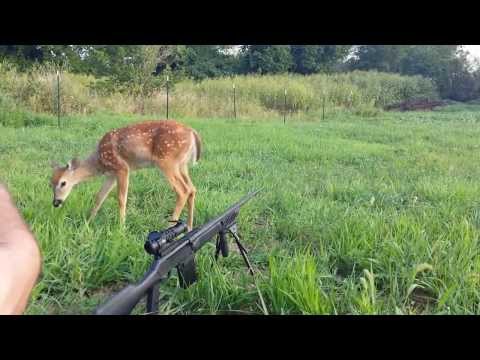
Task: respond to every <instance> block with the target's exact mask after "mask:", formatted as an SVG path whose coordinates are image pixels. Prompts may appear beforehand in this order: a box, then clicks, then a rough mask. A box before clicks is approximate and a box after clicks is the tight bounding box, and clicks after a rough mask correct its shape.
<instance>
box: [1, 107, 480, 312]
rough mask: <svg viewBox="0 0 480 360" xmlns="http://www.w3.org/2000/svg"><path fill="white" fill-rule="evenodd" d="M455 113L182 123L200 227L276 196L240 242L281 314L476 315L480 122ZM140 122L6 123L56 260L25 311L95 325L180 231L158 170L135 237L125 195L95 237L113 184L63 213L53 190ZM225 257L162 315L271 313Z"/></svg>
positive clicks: (28, 198) (22, 183)
mask: <svg viewBox="0 0 480 360" xmlns="http://www.w3.org/2000/svg"><path fill="white" fill-rule="evenodd" d="M455 106H456V108H453V109H449V108H445V109H441V110H438V111H434V112H416V113H382V114H380V115H378V116H377V117H375V118H362V117H360V116H357V115H355V114H352V113H341V112H338V113H334V114H328V116H327V118H326V120H325V121H312V120H318V118H317V119H315V118H313V115H311V117H310V118H308V119H307V118H305V119H301V118H295V120H293V119H287V124H286V125H283V123H282V119H281V118H272V119H270V120H262V121H258V120H232V119H194V118H183V119H180V120H181V121H183V122H185V123H187V124H189V125H191V126H193V127H194V128H195V129H197V130H198V131H199V133H200V134H201V135H202V138H203V140H204V149H205V151H204V153H203V158H202V159H201V161H200V163H199V165H198V166H196V167H194V168H192V170H191V176H192V179H193V181H194V184H195V185H196V187H197V189H198V195H197V207H196V218H195V223H196V224H197V225H199V224H202V223H204V222H205V221H207V220H208V219H210V218H211V217H213V216H215V215H216V214H218V213H220V212H221V211H223V210H224V209H226V208H227V207H228V206H229V205H230V204H231V203H233V202H234V201H237V200H238V199H239V198H240V197H242V196H243V195H244V194H246V193H247V192H249V191H251V190H253V189H256V188H260V187H262V188H263V189H264V191H263V193H262V194H261V195H260V196H258V197H257V198H255V199H254V200H252V201H251V202H249V203H248V204H247V205H246V206H245V207H244V208H243V209H242V211H241V213H240V216H239V230H240V232H241V236H242V237H243V239H244V242H245V245H246V247H247V248H248V249H249V251H250V254H251V260H252V262H253V263H254V265H255V266H256V267H257V268H258V269H259V270H260V271H261V276H260V277H259V279H258V282H259V286H260V288H261V290H262V294H263V295H264V298H265V302H266V305H267V308H268V312H269V313H270V314H417V313H422V314H479V313H480V291H479V285H480V257H479V256H478V255H479V234H480V202H479V199H480V183H479V181H478V179H479V178H480V160H479V159H480V157H479V156H478V154H479V149H480V143H479V142H478V139H479V138H480V112H479V111H478V109H477V108H475V107H474V106H472V107H470V106H464V107H463V108H462V107H459V106H458V105H455ZM140 118H141V117H138V116H135V117H133V116H119V115H106V114H96V115H91V116H78V117H69V118H66V119H64V126H63V127H62V128H60V129H58V128H56V127H55V126H31V127H24V128H13V127H1V126H0V163H1V164H2V166H1V167H0V179H2V180H3V181H4V182H6V183H7V185H8V186H9V188H10V190H11V192H12V194H13V196H14V198H15V199H16V202H17V205H18V206H19V208H20V209H21V211H22V213H23V215H24V216H25V218H26V220H27V221H28V223H29V224H31V227H32V229H33V231H34V233H35V234H36V236H37V238H38V240H39V242H40V245H41V249H42V254H43V260H44V265H43V274H42V277H41V280H40V282H39V283H38V285H37V287H36V288H35V290H34V293H33V296H32V300H31V303H30V305H29V307H28V309H27V313H28V314H72V313H75V314H87V313H90V312H91V311H92V310H93V308H94V307H95V306H96V305H98V304H99V303H101V302H102V301H104V300H105V299H106V298H107V297H108V295H109V294H110V293H111V292H112V291H114V290H116V289H118V288H120V287H121V286H122V285H124V284H125V283H127V282H133V281H136V280H138V279H139V278H140V277H141V275H142V274H143V273H144V271H145V270H146V269H147V267H148V264H149V260H150V259H149V258H148V257H147V256H146V255H145V253H144V250H143V242H144V240H145V237H146V235H147V234H148V232H149V231H151V230H154V229H161V228H164V227H166V226H167V223H166V221H165V215H166V214H167V213H168V212H169V211H171V210H172V207H173V205H174V195H173V193H172V192H171V191H170V189H169V188H168V186H167V183H166V181H165V180H164V179H163V178H162V177H161V175H160V174H159V173H158V172H157V171H156V170H155V169H149V170H143V171H140V172H136V173H134V174H133V176H132V179H131V182H130V184H131V186H130V196H129V203H128V210H127V224H126V228H125V230H121V229H120V228H119V226H118V225H117V223H118V210H117V203H116V199H115V196H114V194H112V195H111V196H110V197H109V198H108V199H107V201H106V203H105V205H104V207H103V208H102V209H101V211H100V212H99V215H98V217H97V219H96V220H95V222H93V223H91V224H89V225H87V224H86V218H87V216H88V212H89V210H90V208H91V206H92V205H93V198H94V193H95V192H96V191H97V190H98V188H99V187H100V184H101V180H100V179H97V180H93V181H92V182H90V183H86V184H83V185H80V186H79V187H78V189H76V190H74V192H73V193H72V195H71V196H70V198H69V199H68V201H67V203H66V204H65V206H64V207H63V208H61V209H54V208H53V206H52V205H51V202H52V192H51V189H50V187H49V177H50V174H51V170H50V165H49V163H50V161H51V160H57V161H62V162H66V161H67V160H69V159H70V158H71V157H72V156H74V155H80V156H84V155H86V154H87V153H88V152H89V151H91V150H92V149H93V147H94V145H95V143H96V141H97V140H98V139H99V137H100V136H101V135H102V134H103V133H104V132H105V131H106V130H108V129H111V128H112V127H119V126H122V125H125V124H127V123H130V122H132V121H136V120H139V119H140ZM54 120H55V119H52V122H53V121H54ZM53 124H54V122H53ZM232 246H233V245H232ZM213 252H214V246H213V244H211V245H208V246H205V248H204V249H202V250H201V251H200V253H199V256H198V258H197V261H198V265H199V277H200V280H199V282H198V283H196V284H195V285H194V286H192V287H190V288H189V289H186V290H183V289H180V288H178V287H177V286H176V285H177V279H176V278H175V277H173V278H171V279H170V281H169V282H168V283H167V284H165V285H163V286H162V291H163V293H164V294H165V295H166V296H167V297H168V298H167V299H166V300H165V302H164V303H163V304H162V311H163V312H164V313H166V314H199V313H200V314H225V313H226V314H250V313H258V314H261V313H262V310H261V307H260V302H259V298H258V294H257V292H256V290H255V287H254V286H253V282H252V279H251V278H250V276H249V274H248V272H247V271H246V269H245V267H244V265H243V262H242V259H241V257H240V256H239V255H238V254H236V253H235V252H232V255H231V256H230V257H229V258H226V259H221V261H220V262H219V263H218V264H215V263H214V262H213V260H212V257H213ZM142 311H143V310H142V309H141V308H139V309H138V310H137V312H138V313H141V312H142Z"/></svg>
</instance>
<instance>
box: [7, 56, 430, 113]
mask: <svg viewBox="0 0 480 360" xmlns="http://www.w3.org/2000/svg"><path fill="white" fill-rule="evenodd" d="M157 50H158V48H155V47H146V48H145V49H144V51H150V53H149V54H148V53H144V55H143V57H140V56H137V58H136V59H135V62H133V63H131V64H130V65H129V69H128V71H129V73H128V74H129V75H128V76H129V78H127V79H124V80H122V81H123V82H120V80H118V81H117V80H116V79H115V78H112V77H104V78H94V77H92V76H86V75H82V74H75V73H71V72H68V71H64V70H62V71H61V74H60V87H61V91H60V103H61V111H62V115H65V114H86V113H92V112H95V111H110V112H116V113H140V114H142V113H150V114H161V115H162V116H163V115H164V114H165V110H166V109H165V107H166V94H165V75H166V74H170V75H171V77H170V80H171V81H170V113H171V114H172V116H176V117H178V116H213V117H222V116H226V117H229V116H232V115H233V89H232V85H233V84H234V83H235V85H236V96H237V98H236V106H237V114H238V115H239V116H241V117H262V118H266V117H271V116H278V115H279V114H283V113H284V112H285V111H287V112H288V116H298V115H299V114H306V113H308V114H311V118H312V119H314V118H316V119H319V116H318V114H319V112H320V111H323V105H324V104H325V108H326V111H327V112H328V113H330V114H333V113H335V112H337V111H342V110H348V111H352V112H354V113H356V114H359V115H362V116H377V115H379V113H380V111H381V109H382V108H383V107H384V106H386V105H390V104H393V103H397V102H400V101H404V100H410V99H423V98H425V99H435V98H437V97H438V95H437V92H436V89H435V86H434V85H433V83H432V81H430V80H428V79H424V78H422V77H419V76H415V77H408V76H400V75H397V74H385V73H377V72H359V71H357V72H351V73H344V74H342V73H340V74H333V75H328V74H315V75H309V76H301V75H293V74H291V75H253V74H252V75H245V76H237V77H223V78H215V79H210V78H207V79H205V80H203V81H193V80H179V78H178V77H177V75H176V74H178V73H176V72H172V71H171V69H170V68H169V66H167V67H166V68H165V69H164V70H163V71H162V73H161V74H159V75H157V76H152V75H151V71H152V68H154V66H155V65H154V64H155V62H156V61H155V58H156V54H157ZM56 70H57V68H56V67H55V66H54V65H49V64H44V65H35V66H33V67H32V68H31V69H30V70H29V71H27V72H19V71H18V70H16V68H15V66H12V65H11V64H9V63H6V62H4V63H2V64H1V66H0V90H1V91H2V93H3V94H5V96H7V97H8V98H9V99H10V100H9V101H10V102H12V103H13V104H15V105H16V106H18V107H19V108H22V109H25V110H29V111H33V112H41V113H49V114H56V111H57V83H56ZM285 89H287V102H286V105H285V98H284V91H285Z"/></svg>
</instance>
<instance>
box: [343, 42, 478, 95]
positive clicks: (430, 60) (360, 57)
mask: <svg viewBox="0 0 480 360" xmlns="http://www.w3.org/2000/svg"><path fill="white" fill-rule="evenodd" d="M350 68H352V69H361V70H372V69H375V70H378V71H385V72H396V73H400V74H405V75H421V76H423V77H426V78H431V79H433V80H434V81H435V84H436V85H437V87H438V90H439V92H440V95H441V96H442V97H443V98H449V99H453V100H460V101H466V100H471V99H475V98H478V97H479V96H480V92H479V89H480V76H479V75H478V74H479V71H478V70H476V71H475V70H474V69H472V68H471V66H470V64H469V61H468V59H467V54H466V52H464V51H463V50H462V48H461V47H460V46H458V45H402V46H400V45H365V46H359V47H357V49H356V52H355V57H354V58H352V59H351V60H350Z"/></svg>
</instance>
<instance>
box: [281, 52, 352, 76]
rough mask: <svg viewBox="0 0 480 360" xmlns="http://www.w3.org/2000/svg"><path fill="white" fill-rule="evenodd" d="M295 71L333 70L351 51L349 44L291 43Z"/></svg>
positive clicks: (307, 72) (308, 72)
mask: <svg viewBox="0 0 480 360" xmlns="http://www.w3.org/2000/svg"><path fill="white" fill-rule="evenodd" d="M290 48H291V53H292V56H293V61H294V63H295V65H294V68H293V72H296V73H299V74H304V75H306V74H313V73H317V72H327V71H332V70H333V69H334V68H335V67H336V65H338V64H339V63H340V62H341V61H342V60H343V59H344V58H345V57H346V56H347V55H348V53H349V51H350V48H351V46H347V45H291V46H290Z"/></svg>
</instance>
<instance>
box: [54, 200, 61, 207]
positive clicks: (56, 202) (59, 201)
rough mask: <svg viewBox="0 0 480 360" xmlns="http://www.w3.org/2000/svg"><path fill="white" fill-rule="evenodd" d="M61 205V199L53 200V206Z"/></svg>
mask: <svg viewBox="0 0 480 360" xmlns="http://www.w3.org/2000/svg"><path fill="white" fill-rule="evenodd" d="M60 205H62V200H59V199H54V200H53V206H55V207H59V206H60Z"/></svg>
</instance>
